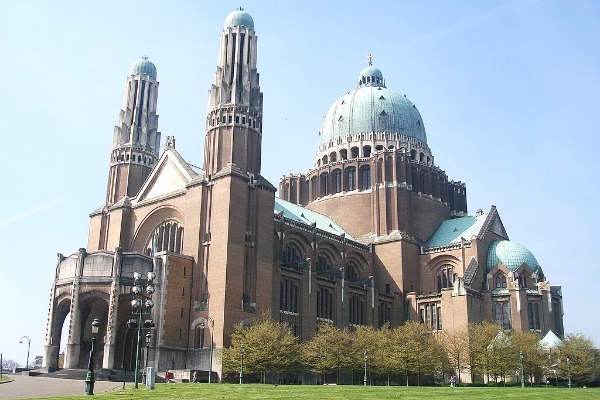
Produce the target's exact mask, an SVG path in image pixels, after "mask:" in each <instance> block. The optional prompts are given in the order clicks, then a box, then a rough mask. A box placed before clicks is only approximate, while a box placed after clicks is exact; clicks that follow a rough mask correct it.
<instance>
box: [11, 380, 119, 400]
mask: <svg viewBox="0 0 600 400" xmlns="http://www.w3.org/2000/svg"><path fill="white" fill-rule="evenodd" d="M8 376H9V378H10V379H13V381H12V382H6V383H2V384H0V399H30V398H35V399H39V398H42V397H55V396H72V395H83V394H85V382H84V381H80V380H73V379H60V378H45V377H42V376H26V375H8ZM121 387H123V384H122V383H119V382H111V381H96V383H95V384H94V393H100V392H106V391H109V390H113V389H117V388H121Z"/></svg>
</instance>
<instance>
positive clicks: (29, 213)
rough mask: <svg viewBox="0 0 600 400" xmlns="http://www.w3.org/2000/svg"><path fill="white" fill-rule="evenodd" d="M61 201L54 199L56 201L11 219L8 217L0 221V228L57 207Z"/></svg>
mask: <svg viewBox="0 0 600 400" xmlns="http://www.w3.org/2000/svg"><path fill="white" fill-rule="evenodd" d="M61 201H62V198H61V199H56V200H53V201H50V202H48V203H43V204H40V205H38V206H36V207H33V208H31V209H29V210H27V211H23V212H21V213H19V214H16V215H13V216H12V217H8V218H7V219H5V220H3V221H0V227H2V226H6V225H10V224H12V223H13V222H16V221H19V220H21V219H24V218H27V217H29V216H30V215H33V214H36V213H38V212H40V211H43V210H45V209H47V208H51V207H54V206H55V205H57V204H58V203H60V202H61Z"/></svg>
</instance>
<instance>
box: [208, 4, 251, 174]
mask: <svg viewBox="0 0 600 400" xmlns="http://www.w3.org/2000/svg"><path fill="white" fill-rule="evenodd" d="M256 42H257V37H256V34H255V33H254V21H253V20H252V17H251V16H250V15H249V14H248V13H246V12H244V10H243V9H241V8H240V9H238V10H236V11H234V12H232V13H230V14H229V16H228V17H227V19H226V20H225V27H224V29H223V33H221V45H220V50H219V65H218V66H217V71H216V72H215V77H214V82H213V84H212V86H211V89H210V91H209V93H208V115H207V117H206V130H207V134H206V141H205V146H204V171H205V172H206V174H207V176H209V177H210V176H212V175H214V174H216V173H218V172H219V171H221V170H222V169H223V168H225V167H227V166H228V165H230V164H235V165H236V166H237V168H239V169H240V170H241V171H243V172H244V173H250V174H252V175H257V174H258V173H259V172H260V160H261V142H262V106H263V95H262V93H261V91H260V86H259V76H258V72H257V70H256Z"/></svg>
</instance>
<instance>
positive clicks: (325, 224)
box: [275, 197, 354, 240]
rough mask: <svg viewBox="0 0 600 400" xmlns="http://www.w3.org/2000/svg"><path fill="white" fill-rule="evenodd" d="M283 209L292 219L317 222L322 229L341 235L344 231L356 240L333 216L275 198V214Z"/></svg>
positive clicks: (311, 222)
mask: <svg viewBox="0 0 600 400" xmlns="http://www.w3.org/2000/svg"><path fill="white" fill-rule="evenodd" d="M282 211H283V216H284V217H285V218H289V219H291V220H294V221H297V222H301V223H303V224H306V225H311V224H313V223H316V225H317V229H321V230H322V231H325V232H329V233H333V234H334V235H341V234H342V233H344V234H345V235H346V238H348V239H350V240H354V238H353V237H352V236H351V235H350V234H349V233H348V232H346V231H345V230H344V229H343V228H342V227H341V226H339V225H338V224H337V223H336V222H335V221H334V220H332V219H331V218H329V217H327V216H325V215H323V214H319V213H318V212H316V211H312V210H309V209H308V208H304V207H301V206H299V205H297V204H294V203H290V202H289V201H285V200H282V199H280V198H277V197H276V198H275V214H278V213H280V212H282Z"/></svg>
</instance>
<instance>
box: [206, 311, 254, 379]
mask: <svg viewBox="0 0 600 400" xmlns="http://www.w3.org/2000/svg"><path fill="white" fill-rule="evenodd" d="M205 320H208V321H209V322H210V362H209V364H208V383H211V379H212V363H213V333H214V330H215V329H214V328H215V320H214V319H212V318H211V317H205ZM200 327H201V328H202V329H205V328H206V324H205V322H204V321H202V322H201V323H200ZM243 349H244V345H243V344H242V350H243ZM242 357H244V356H243V355H242ZM242 365H243V362H242ZM242 369H243V368H242ZM240 383H242V382H241V376H240Z"/></svg>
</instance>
